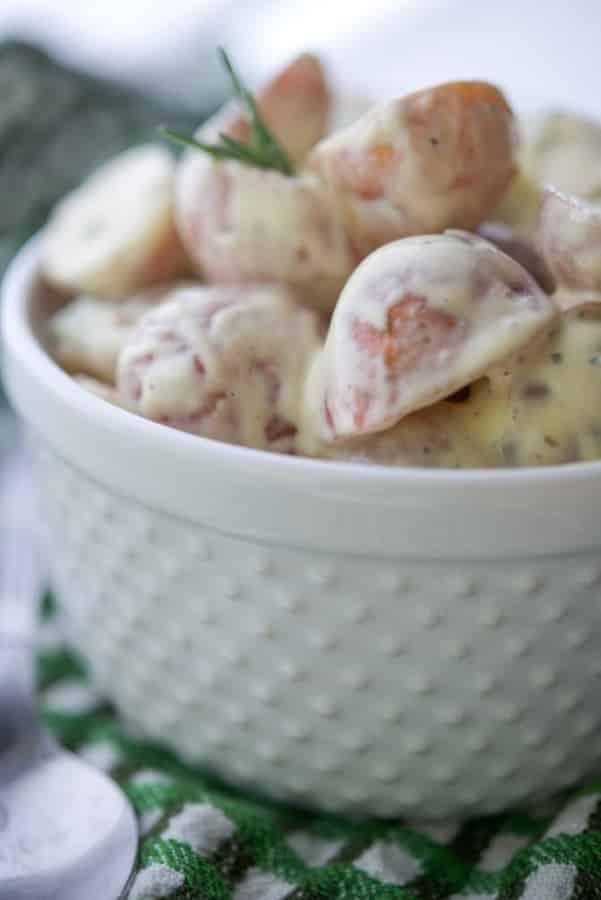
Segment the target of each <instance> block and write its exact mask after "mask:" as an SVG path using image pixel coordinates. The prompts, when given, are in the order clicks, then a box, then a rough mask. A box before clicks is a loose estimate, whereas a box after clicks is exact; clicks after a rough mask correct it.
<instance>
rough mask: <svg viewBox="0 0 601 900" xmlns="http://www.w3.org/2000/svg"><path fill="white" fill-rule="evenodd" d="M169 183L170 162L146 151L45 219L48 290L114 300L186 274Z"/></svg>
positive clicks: (134, 153)
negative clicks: (49, 288)
mask: <svg viewBox="0 0 601 900" xmlns="http://www.w3.org/2000/svg"><path fill="white" fill-rule="evenodd" d="M174 177H175V162H174V160H173V158H172V156H171V154H170V153H169V152H168V151H167V150H166V149H164V148H163V147H158V146H154V145H151V144H147V145H143V146H140V147H134V148H133V149H132V150H128V151H126V152H125V153H122V154H121V155H119V156H117V157H115V158H114V159H112V160H110V161H109V162H108V163H106V164H105V165H104V166H102V167H100V168H99V169H98V170H97V171H96V172H94V173H93V174H92V175H91V176H90V177H89V178H88V179H86V181H84V182H83V184H82V185H81V186H80V187H79V188H77V189H76V190H75V191H73V192H72V193H71V194H69V195H68V196H67V197H66V198H65V199H64V200H62V201H61V202H60V203H59V204H58V206H57V207H56V208H55V210H54V211H53V213H52V215H51V216H50V220H49V222H48V225H47V227H46V231H45V233H44V238H43V244H42V263H41V265H42V272H43V274H44V276H45V277H46V279H47V280H48V281H49V282H50V284H52V285H53V286H55V287H57V288H59V289H60V290H62V291H67V292H68V293H86V294H93V295H95V296H97V297H107V298H111V299H121V298H123V297H130V296H131V295H132V294H134V293H135V292H136V291H139V290H142V289H143V288H145V287H149V286H152V285H155V284H157V283H160V282H167V281H170V280H173V279H174V278H177V277H179V276H180V275H185V274H187V273H188V272H189V271H190V264H189V262H188V259H187V256H186V254H185V251H184V249H183V246H182V244H181V241H180V238H179V236H178V233H177V230H176V227H175V221H174V209H173V190H174Z"/></svg>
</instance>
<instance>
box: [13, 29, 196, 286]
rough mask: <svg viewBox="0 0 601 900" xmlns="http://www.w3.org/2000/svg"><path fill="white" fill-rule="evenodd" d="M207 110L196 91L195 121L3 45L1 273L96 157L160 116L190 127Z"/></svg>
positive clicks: (145, 133) (143, 136)
mask: <svg viewBox="0 0 601 900" xmlns="http://www.w3.org/2000/svg"><path fill="white" fill-rule="evenodd" d="M208 112H210V110H208V109H207V108H206V107H204V106H203V102H202V97H201V96H200V97H199V108H198V117H195V119H194V120H193V121H192V120H190V119H189V117H186V116H184V115H182V114H181V112H180V111H179V110H177V109H166V108H165V107H164V106H161V105H160V104H159V103H157V102H155V101H153V100H149V99H148V98H146V97H144V96H141V95H140V94H138V93H136V92H135V91H132V90H128V89H125V88H123V87H121V86H119V85H115V84H111V83H109V82H106V81H103V80H100V79H98V78H94V77H92V76H89V75H84V74H82V73H80V72H75V71H73V70H71V69H68V68H65V67H64V66H61V65H59V64H58V63H56V62H54V61H53V60H52V59H50V57H48V56H47V55H46V54H45V53H43V52H42V51H41V50H38V49H36V48H33V47H29V46H27V45H24V44H20V43H16V42H9V43H4V44H0V197H1V198H2V200H1V202H0V274H1V273H2V271H3V270H4V268H5V266H6V264H7V262H8V261H9V259H10V258H11V256H13V255H14V253H15V252H16V250H17V249H18V248H19V246H20V245H21V244H22V243H23V242H24V241H25V240H26V239H27V238H28V237H29V236H30V235H31V234H32V233H33V232H34V231H35V230H36V229H38V228H39V227H40V226H41V225H43V223H44V221H45V220H46V217H47V216H48V213H49V211H50V209H51V208H52V206H53V204H54V203H55V202H56V201H57V200H58V198H59V197H61V196H62V195H63V194H64V193H66V192H67V191H68V190H70V189H71V188H73V187H75V186H76V185H77V184H78V183H79V182H80V181H81V179H82V177H83V176H84V175H86V174H87V173H88V172H90V171H91V170H92V169H93V168H94V167H95V166H97V165H98V164H99V163H100V162H102V161H103V160H105V159H107V158H108V157H110V156H112V155H113V154H115V153H118V152H119V151H120V150H124V149H125V148H126V147H129V146H131V145H132V144H136V143H140V142H143V141H147V140H155V139H156V138H157V133H156V129H157V126H158V125H160V124H161V123H164V122H169V123H170V124H173V125H175V126H176V127H178V128H183V129H184V130H189V129H191V128H193V127H194V125H196V124H198V121H201V120H202V119H203V118H204V117H205V116H206V115H207V114H208Z"/></svg>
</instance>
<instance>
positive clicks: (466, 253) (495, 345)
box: [306, 232, 557, 440]
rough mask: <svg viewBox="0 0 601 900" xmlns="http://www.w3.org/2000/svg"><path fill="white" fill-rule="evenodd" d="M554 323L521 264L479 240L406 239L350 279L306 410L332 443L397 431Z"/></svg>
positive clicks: (452, 236)
mask: <svg viewBox="0 0 601 900" xmlns="http://www.w3.org/2000/svg"><path fill="white" fill-rule="evenodd" d="M556 315H557V308H556V306H555V304H554V302H553V301H552V300H551V299H550V298H549V297H548V296H547V295H546V294H545V293H544V292H543V291H542V290H541V289H540V287H539V286H538V285H537V283H536V282H535V281H534V279H533V278H532V277H531V276H530V275H529V274H528V273H527V272H526V271H525V269H523V268H522V267H521V266H520V265H519V264H518V263H516V262H515V261H514V260H512V259H510V257H508V256H506V255H505V254H504V253H501V252H500V251H499V250H497V249H496V248H495V247H494V246H493V245H492V244H490V243H488V242H487V241H484V240H482V239H481V238H478V237H476V236H474V235H469V234H463V233H458V232H451V233H447V234H443V235H432V236H422V237H412V238H405V239H403V240H400V241H397V242H395V243H392V244H389V245H387V246H386V247H382V248H381V249H380V250H377V251H375V252H374V253H372V254H371V255H370V256H369V257H368V258H367V259H366V260H365V261H364V262H363V263H362V264H361V265H360V266H359V268H358V269H356V271H355V272H354V274H353V275H352V277H351V278H350V279H349V281H348V283H347V285H346V287H345V289H344V291H343V292H342V295H341V297H340V300H339V302H338V304H337V306H336V310H335V312H334V315H333V317H332V321H331V323H330V329H329V332H328V337H327V340H326V344H325V347H324V350H323V352H322V354H321V355H320V357H319V358H318V360H317V361H316V362H315V364H314V366H313V367H312V371H311V375H310V378H309V379H308V383H307V393H306V404H307V406H308V408H309V409H310V411H311V412H310V417H312V418H313V421H314V422H315V423H316V426H317V431H318V433H319V434H320V435H321V437H322V438H323V439H325V440H335V439H337V438H343V437H352V436H359V435H363V434H368V433H370V432H375V431H382V430H384V429H386V428H389V427H391V426H392V425H394V424H395V423H396V422H398V421H399V420H400V419H402V418H403V417H404V416H406V415H408V414H409V413H411V412H413V411H414V410H418V409H421V408H423V407H426V406H430V405H431V404H433V403H435V402H436V401H437V400H440V399H442V398H444V397H446V396H449V395H450V394H452V393H454V392H455V391H457V390H459V389H460V388H461V387H463V386H465V385H467V384H469V383H471V382H473V381H474V380H476V379H477V378H478V377H479V376H480V375H482V374H483V373H484V372H486V371H487V370H488V369H490V368H491V367H492V366H494V365H496V364H497V363H498V362H500V361H502V360H503V359H505V358H506V357H508V356H510V355H511V354H512V353H515V352H516V351H517V350H519V349H520V348H522V347H526V346H527V345H528V344H529V342H530V341H532V340H533V339H534V338H535V337H536V336H537V335H538V334H539V332H541V331H542V330H543V329H544V328H545V327H546V326H548V325H549V323H551V322H552V321H553V320H554V319H555V317H556Z"/></svg>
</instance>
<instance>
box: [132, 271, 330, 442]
mask: <svg viewBox="0 0 601 900" xmlns="http://www.w3.org/2000/svg"><path fill="white" fill-rule="evenodd" d="M321 330H322V323H321V320H320V317H319V316H318V315H317V314H316V313H314V312H312V311H311V310H308V309H304V308H302V307H301V306H300V305H299V304H298V303H297V301H296V298H294V297H293V296H292V295H291V293H290V291H288V290H287V289H286V288H284V287H280V286H277V285H256V286H245V287H225V286H198V287H195V288H184V289H180V290H176V291H173V292H172V293H171V294H170V295H169V296H168V297H166V298H165V301H164V302H163V303H161V304H160V306H158V307H157V308H156V309H154V310H153V311H152V312H150V313H148V314H147V315H146V316H144V318H143V319H142V320H141V321H140V324H139V327H138V328H137V330H136V331H135V333H134V334H133V335H132V336H131V337H130V339H129V340H128V341H127V343H126V345H125V347H124V348H123V349H122V351H121V354H120V357H119V364H118V377H117V385H118V391H119V397H120V399H121V402H122V403H123V405H124V406H126V407H127V408H128V409H130V410H132V411H133V412H137V413H138V414H139V415H142V416H145V417H146V418H149V419H154V420H155V421H157V422H161V423H163V424H165V425H170V426H172V427H173V428H179V429H181V430H183V431H189V432H191V433H193V434H197V435H202V436H204V437H212V438H216V439H217V440H222V441H227V442H230V443H234V444H242V445H244V446H249V447H258V448H268V449H271V450H274V451H278V452H291V451H293V450H294V449H295V447H296V438H297V430H298V423H299V418H300V408H301V402H302V388H303V383H304V379H305V373H306V368H307V366H308V363H309V360H310V359H311V358H312V356H313V355H314V354H315V352H316V351H317V349H318V348H319V347H320V346H321V343H322V338H321Z"/></svg>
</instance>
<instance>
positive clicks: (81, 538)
mask: <svg viewBox="0 0 601 900" xmlns="http://www.w3.org/2000/svg"><path fill="white" fill-rule="evenodd" d="M36 271H37V250H36V243H35V242H33V243H31V244H30V245H29V246H28V247H27V248H26V249H25V250H23V251H22V253H21V254H20V256H19V257H18V258H17V260H16V261H15V262H14V263H13V265H12V268H11V269H10V271H9V273H8V275H7V277H6V281H5V285H4V294H3V301H2V302H3V310H2V312H3V332H4V349H5V359H4V363H5V366H4V368H5V372H4V374H5V378H6V384H7V387H8V391H9V393H10V395H11V397H12V400H13V402H14V405H15V406H16V408H17V410H18V411H19V413H20V415H21V416H22V418H23V420H24V421H25V422H26V423H27V425H28V427H29V432H30V435H31V439H32V444H33V446H34V448H35V456H36V465H37V475H38V479H39V486H40V488H41V491H42V496H43V500H44V504H45V508H46V511H47V516H48V523H49V525H50V529H49V531H50V539H51V545H52V566H53V577H54V581H55V585H56V589H57V591H58V593H59V595H60V599H61V602H62V604H63V607H64V609H65V610H66V614H67V615H66V624H67V629H68V638H69V640H70V641H71V642H72V644H73V645H74V646H75V647H76V648H77V650H78V651H79V652H80V653H81V654H82V655H83V656H84V657H85V659H86V660H87V662H88V663H89V665H90V667H91V671H92V673H93V677H94V679H95V682H96V684H97V686H98V687H99V688H100V690H102V691H103V692H105V694H106V695H107V696H108V697H110V698H111V700H113V701H114V703H115V704H116V706H117V707H118V709H119V710H120V712H121V713H122V715H123V717H124V720H125V721H126V722H128V723H129V724H130V725H132V726H134V727H135V728H136V729H137V730H138V731H141V732H142V733H144V734H145V735H148V736H149V737H151V738H154V739H158V740H159V741H162V742H164V743H165V744H167V745H169V746H170V747H172V748H174V749H175V750H177V751H178V752H179V753H180V754H181V755H182V756H183V757H185V758H186V759H189V760H194V761H196V762H199V763H203V764H204V765H206V766H208V767H209V768H210V769H212V770H213V771H215V772H217V773H219V774H220V775H221V776H222V777H224V778H225V779H227V780H230V781H232V782H237V783H240V784H243V785H248V786H252V788H253V789H257V790H259V791H262V792H265V793H267V794H270V795H273V796H276V797H279V798H284V799H286V800H291V801H294V802H299V803H303V804H308V805H311V806H313V807H317V808H321V809H326V810H337V811H338V810H339V811H343V810H344V811H352V812H357V813H361V814H376V815H384V816H390V815H395V814H398V813H401V812H403V813H408V814H410V815H413V816H416V815H417V816H420V817H423V818H437V817H445V816H455V815H459V814H463V813H466V812H470V813H471V812H475V811H478V812H485V811H492V810H496V809H499V808H500V807H502V806H504V805H507V804H509V803H513V802H517V801H520V800H522V799H523V798H525V797H527V796H529V795H544V794H547V793H549V792H550V791H552V790H554V789H556V788H559V787H561V786H562V785H564V784H566V783H567V782H570V781H574V780H576V779H578V778H579V777H581V776H582V775H584V774H585V773H586V772H587V771H588V770H590V768H591V767H592V766H593V765H594V764H595V763H598V759H599V739H600V738H601V704H600V703H599V685H600V683H601V653H600V652H599V650H600V643H601V557H600V548H601V528H600V524H601V521H600V520H601V464H600V463H581V464H574V465H566V466H563V467H553V468H547V469H540V470H521V471H519V470H515V471H510V470H503V471H463V472H460V471H444V470H440V471H426V470H417V469H401V468H385V467H379V466H373V467H369V466H365V465H351V464H337V463H333V462H320V461H314V460H308V459H297V458H291V457H284V456H275V455H270V454H268V453H265V452H258V451H254V450H247V449H242V448H238V447H233V446H228V445H224V444H220V443H217V442H213V441H210V440H204V439H202V438H196V437H192V436H190V435H187V434H183V433H180V432H177V431H173V430H171V429H169V428H165V427H163V426H160V425H156V424H154V423H152V422H148V421H145V420H144V419H141V418H137V417H134V416H133V415H130V414H129V413H126V412H124V411H122V410H120V409H117V408H114V407H112V406H109V405H108V404H106V403H104V402H102V401H101V400H98V399H96V398H95V397H93V396H92V395H89V394H88V393H86V392H85V391H84V390H82V389H81V388H80V387H79V386H78V385H77V384H76V383H75V382H74V381H72V380H71V379H70V378H69V377H67V375H65V374H64V373H63V372H62V371H61V370H60V369H59V368H58V367H57V366H56V365H55V364H54V363H53V362H52V360H51V359H50V358H49V357H48V355H47V354H46V352H45V351H44V349H43V346H42V345H41V343H40V341H39V340H38V333H39V328H40V325H41V322H42V321H43V318H44V309H43V307H44V303H45V300H44V296H43V293H42V292H41V291H40V289H39V285H38V281H37V275H36Z"/></svg>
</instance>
